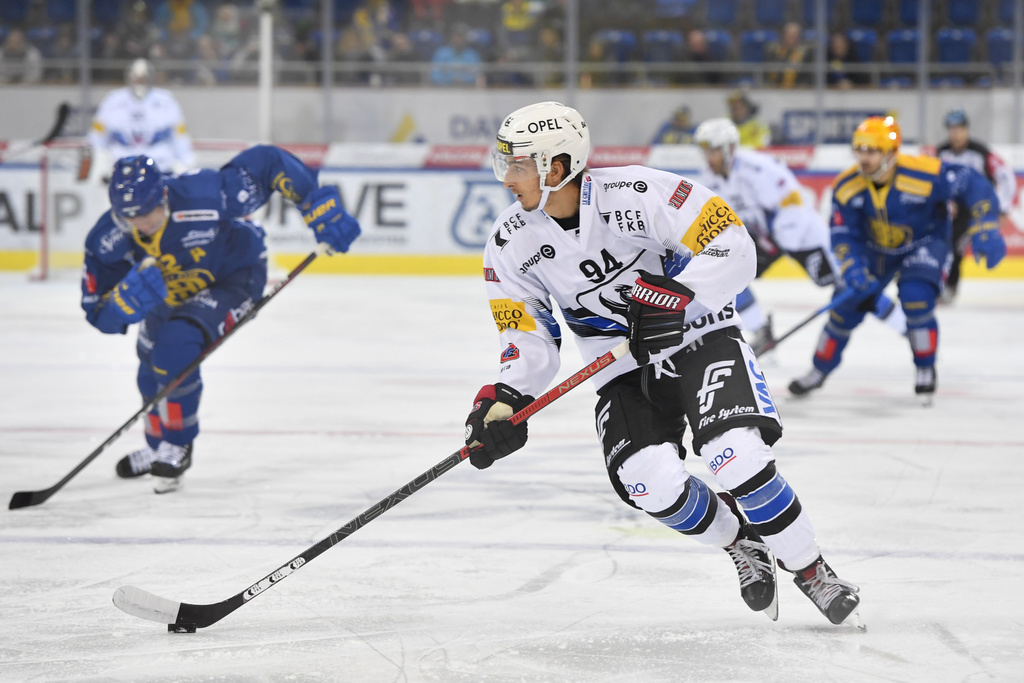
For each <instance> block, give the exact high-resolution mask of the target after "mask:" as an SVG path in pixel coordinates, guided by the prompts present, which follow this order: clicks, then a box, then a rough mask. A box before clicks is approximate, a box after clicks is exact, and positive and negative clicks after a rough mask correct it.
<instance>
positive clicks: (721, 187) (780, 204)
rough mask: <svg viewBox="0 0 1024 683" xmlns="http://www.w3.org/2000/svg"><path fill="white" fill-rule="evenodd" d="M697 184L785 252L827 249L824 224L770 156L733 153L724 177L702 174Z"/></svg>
mask: <svg viewBox="0 0 1024 683" xmlns="http://www.w3.org/2000/svg"><path fill="white" fill-rule="evenodd" d="M697 180H698V181H699V182H700V183H702V184H703V185H706V186H707V187H708V188H709V189H710V190H711V191H712V192H715V193H716V194H718V195H720V196H721V197H722V198H723V199H725V201H726V202H728V204H729V206H731V207H732V208H733V210H735V211H736V213H737V215H739V217H740V219H741V220H742V221H743V223H744V224H745V225H746V226H747V228H749V229H750V230H754V231H757V232H760V233H763V234H767V235H769V236H770V237H771V238H772V239H773V240H774V241H775V244H777V245H778V246H779V248H780V249H782V250H783V251H785V252H790V253H792V252H801V251H811V250H814V249H818V248H821V249H824V251H825V252H828V251H829V250H830V245H831V240H830V238H829V230H828V224H827V223H826V222H825V219H824V218H822V217H821V215H819V214H818V212H817V211H815V209H814V207H813V206H812V205H811V204H810V202H809V201H808V199H807V197H805V192H806V191H805V188H804V187H803V186H802V185H801V184H800V183H799V181H797V179H796V176H794V175H793V172H792V171H790V170H789V168H788V167H786V165H785V164H783V163H781V162H779V161H778V160H777V159H775V158H774V157H772V156H771V155H769V154H765V153H764V152H755V151H753V150H748V149H737V150H736V151H735V153H734V154H733V160H732V167H731V168H730V169H729V177H728V178H723V177H722V176H720V175H717V174H715V173H712V172H711V170H710V169H706V170H705V171H704V172H703V173H702V174H701V175H700V176H698V178H697Z"/></svg>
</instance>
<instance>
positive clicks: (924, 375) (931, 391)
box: [914, 365, 935, 406]
mask: <svg viewBox="0 0 1024 683" xmlns="http://www.w3.org/2000/svg"><path fill="white" fill-rule="evenodd" d="M914 393H915V394H917V396H918V398H919V399H921V405H924V406H930V405H931V404H932V400H933V399H934V398H935V366H934V365H933V366H931V367H927V368H918V369H917V379H915V380H914Z"/></svg>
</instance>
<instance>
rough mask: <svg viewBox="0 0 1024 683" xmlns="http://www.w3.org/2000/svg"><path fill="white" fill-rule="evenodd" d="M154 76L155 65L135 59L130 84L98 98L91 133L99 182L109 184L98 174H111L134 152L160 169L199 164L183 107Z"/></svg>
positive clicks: (169, 170) (179, 169)
mask: <svg viewBox="0 0 1024 683" xmlns="http://www.w3.org/2000/svg"><path fill="white" fill-rule="evenodd" d="M155 78H156V72H155V70H154V69H153V65H152V64H150V63H149V62H148V61H147V60H145V59H136V60H135V61H134V62H132V65H131V66H130V67H128V71H127V73H126V78H125V80H126V81H127V85H125V86H124V87H123V88H118V89H117V90H113V91H111V92H109V93H107V95H106V96H105V97H104V98H103V101H102V102H100V106H99V108H98V109H97V110H96V116H95V117H94V118H93V122H92V129H91V130H90V131H89V143H90V144H91V145H92V148H93V164H92V168H93V171H94V175H95V176H96V178H97V180H98V181H102V182H104V183H105V182H106V181H104V180H103V178H101V177H100V175H106V174H109V172H110V169H111V168H113V163H114V161H115V160H117V159H121V158H123V157H130V156H139V155H145V156H148V157H150V158H152V159H153V161H155V162H156V165H157V167H158V168H159V169H160V171H161V172H162V173H170V174H175V175H177V174H179V173H181V172H182V171H185V170H188V169H190V168H195V165H196V160H195V155H194V154H193V151H192V139H191V138H190V137H189V134H188V131H187V129H186V128H185V117H184V115H183V114H182V113H181V107H180V106H178V102H177V100H175V99H174V96H173V95H172V94H171V93H170V92H169V91H167V90H164V89H163V88H156V87H154V86H153V83H154V81H155Z"/></svg>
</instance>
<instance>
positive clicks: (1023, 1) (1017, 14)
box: [1011, 0, 1024, 145]
mask: <svg viewBox="0 0 1024 683" xmlns="http://www.w3.org/2000/svg"><path fill="white" fill-rule="evenodd" d="M1022 33H1024V0H1017V2H1015V3H1014V6H1013V124H1012V125H1013V127H1012V129H1011V130H1012V131H1013V133H1012V134H1013V138H1012V139H1013V143H1014V144H1017V145H1019V144H1020V142H1021V123H1020V117H1021V114H1022V112H1021V71H1022V67H1021V63H1020V62H1021V60H1022V59H1024V45H1022V44H1021V43H1022V42H1024V37H1022V36H1021V34H1022Z"/></svg>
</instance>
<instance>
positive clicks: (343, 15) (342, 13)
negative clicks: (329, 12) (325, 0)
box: [334, 0, 362, 24]
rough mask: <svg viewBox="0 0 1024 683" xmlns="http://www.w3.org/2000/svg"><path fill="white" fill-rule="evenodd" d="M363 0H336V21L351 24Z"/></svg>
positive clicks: (336, 22)
mask: <svg viewBox="0 0 1024 683" xmlns="http://www.w3.org/2000/svg"><path fill="white" fill-rule="evenodd" d="M360 4H362V0H334V23H335V24H350V23H352V15H353V14H355V13H356V10H357V9H359V5H360Z"/></svg>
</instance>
